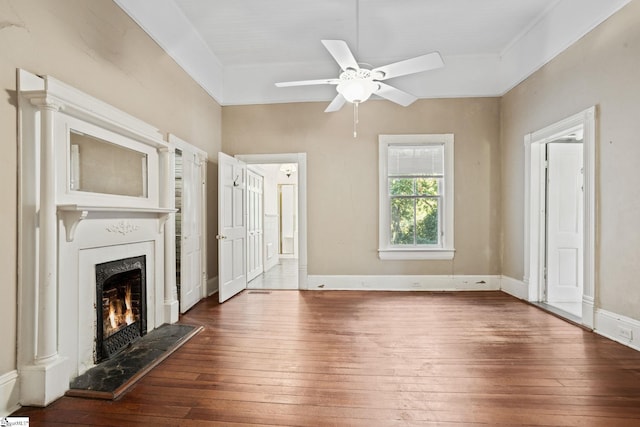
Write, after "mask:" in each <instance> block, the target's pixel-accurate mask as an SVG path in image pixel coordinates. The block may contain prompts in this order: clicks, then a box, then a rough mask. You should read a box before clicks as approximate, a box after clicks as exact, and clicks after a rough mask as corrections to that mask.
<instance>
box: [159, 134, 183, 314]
mask: <svg viewBox="0 0 640 427" xmlns="http://www.w3.org/2000/svg"><path fill="white" fill-rule="evenodd" d="M160 168H161V169H160V182H161V186H160V204H161V206H162V207H163V208H175V199H176V189H175V177H174V174H175V168H176V151H175V148H174V147H173V146H170V147H167V148H162V149H160ZM179 308H180V306H179V302H178V292H177V289H176V222H175V213H171V214H169V218H168V220H167V221H166V222H165V223H164V321H165V322H166V323H175V322H177V321H178V317H179Z"/></svg>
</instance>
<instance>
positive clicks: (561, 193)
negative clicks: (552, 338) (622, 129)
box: [546, 142, 584, 303]
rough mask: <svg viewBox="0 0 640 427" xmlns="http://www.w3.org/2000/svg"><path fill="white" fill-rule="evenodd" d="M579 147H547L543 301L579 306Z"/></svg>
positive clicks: (580, 287)
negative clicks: (545, 281) (544, 283)
mask: <svg viewBox="0 0 640 427" xmlns="http://www.w3.org/2000/svg"><path fill="white" fill-rule="evenodd" d="M583 187H584V186H583V174H582V143H567V142H551V143H548V144H547V191H546V193H547V206H546V213H547V218H546V219H547V251H546V252H547V257H546V258H547V292H546V301H547V302H549V303H554V302H581V301H582V276H583V274H582V268H583V265H582V264H583V250H582V235H583Z"/></svg>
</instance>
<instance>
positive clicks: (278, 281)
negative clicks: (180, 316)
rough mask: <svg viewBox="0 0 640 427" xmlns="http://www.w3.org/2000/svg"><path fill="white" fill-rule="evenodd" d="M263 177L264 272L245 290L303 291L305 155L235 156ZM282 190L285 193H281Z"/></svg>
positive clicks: (305, 259) (305, 197) (305, 248)
mask: <svg viewBox="0 0 640 427" xmlns="http://www.w3.org/2000/svg"><path fill="white" fill-rule="evenodd" d="M235 157H236V158H237V159H238V160H240V161H242V162H245V163H246V164H247V168H248V169H249V170H251V171H252V172H253V173H257V174H259V175H260V176H262V177H263V183H264V187H263V190H262V210H263V211H262V215H261V218H262V221H263V224H262V234H263V244H262V260H263V272H262V273H261V274H259V275H256V276H255V277H254V278H253V280H250V281H248V283H247V286H246V287H247V288H248V289H306V287H307V206H306V200H307V186H306V182H307V175H306V154H305V153H284V154H251V155H237V156H235ZM283 189H284V191H283Z"/></svg>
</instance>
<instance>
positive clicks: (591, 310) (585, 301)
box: [582, 295, 596, 330]
mask: <svg viewBox="0 0 640 427" xmlns="http://www.w3.org/2000/svg"><path fill="white" fill-rule="evenodd" d="M595 313H596V311H595V300H594V298H593V297H589V296H586V295H584V296H583V297H582V325H583V326H586V327H587V328H589V329H591V330H593V329H594V326H595V316H596V314H595Z"/></svg>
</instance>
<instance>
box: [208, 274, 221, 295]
mask: <svg viewBox="0 0 640 427" xmlns="http://www.w3.org/2000/svg"><path fill="white" fill-rule="evenodd" d="M206 292H207V296H208V297H210V296H211V295H213V294H216V293H218V276H215V277H209V279H207V290H206Z"/></svg>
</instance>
